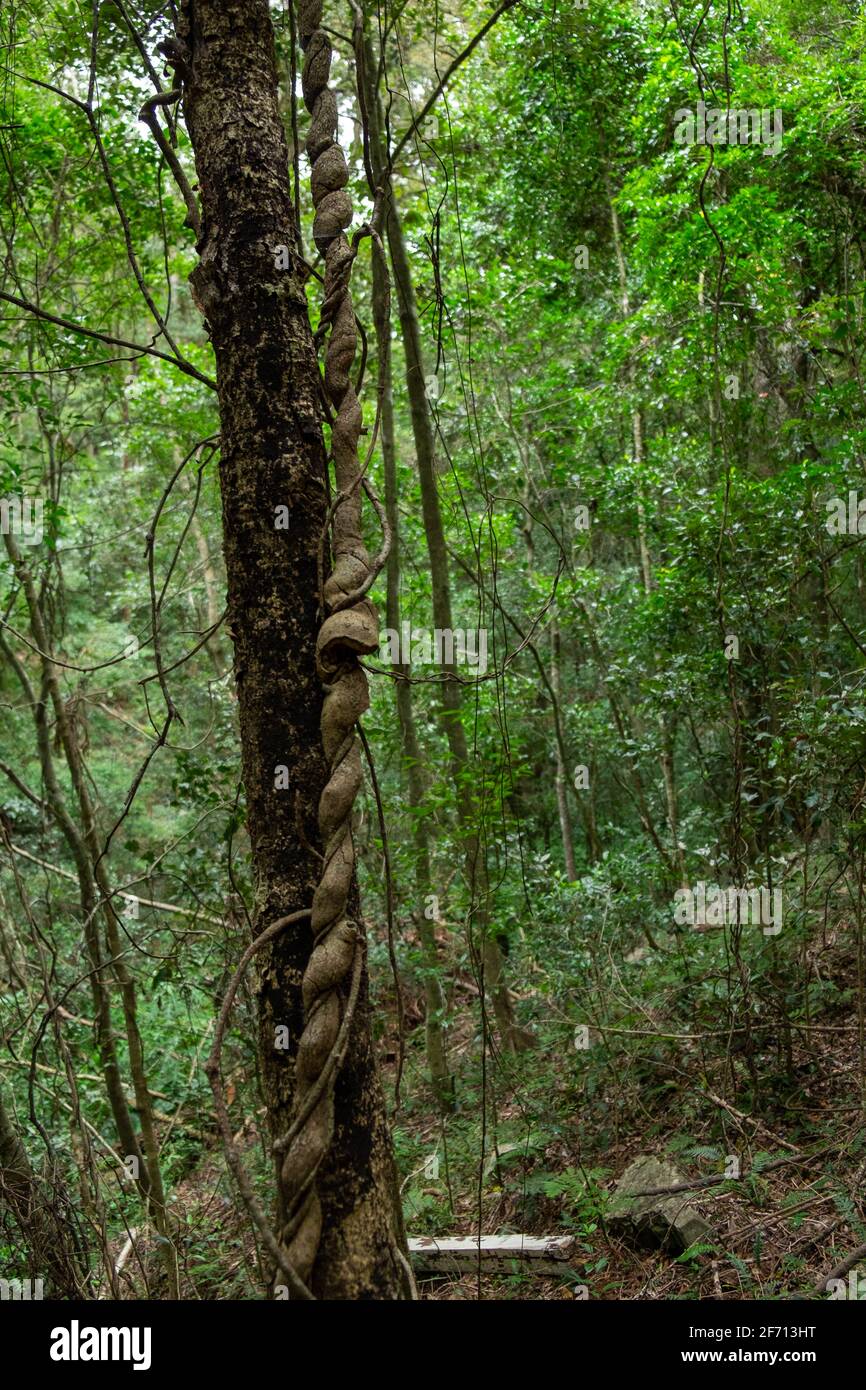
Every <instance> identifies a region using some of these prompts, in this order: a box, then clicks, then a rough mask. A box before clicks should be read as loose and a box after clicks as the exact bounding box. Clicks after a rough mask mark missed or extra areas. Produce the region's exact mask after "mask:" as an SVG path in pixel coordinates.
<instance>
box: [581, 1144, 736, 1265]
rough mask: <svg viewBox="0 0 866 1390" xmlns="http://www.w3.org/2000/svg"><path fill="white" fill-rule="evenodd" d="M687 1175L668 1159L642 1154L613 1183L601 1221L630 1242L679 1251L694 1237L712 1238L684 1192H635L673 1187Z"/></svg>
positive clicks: (694, 1238)
mask: <svg viewBox="0 0 866 1390" xmlns="http://www.w3.org/2000/svg"><path fill="white" fill-rule="evenodd" d="M686 1181H687V1179H686V1178H685V1177H684V1176H683V1174H682V1173H680V1172H678V1171H677V1169H676V1168H675V1167H674V1165H673V1164H672V1163H668V1162H667V1161H666V1160H665V1159H662V1158H655V1157H654V1156H653V1155H652V1154H644V1155H642V1156H641V1157H640V1158H636V1159H635V1160H634V1162H633V1163H630V1164H629V1166H628V1167H627V1168H626V1170H625V1172H624V1173H623V1175H622V1177H621V1178H620V1180H619V1182H618V1183H617V1185H616V1189H615V1191H614V1194H613V1198H612V1200H611V1205H610V1209H609V1211H608V1214H607V1216H606V1218H605V1224H606V1225H607V1228H608V1230H609V1231H610V1232H611V1234H612V1235H617V1236H619V1237H620V1239H621V1240H625V1241H627V1242H628V1243H629V1244H633V1245H643V1246H649V1247H651V1248H661V1249H663V1250H668V1251H671V1252H672V1253H677V1254H678V1253H679V1252H680V1251H683V1250H687V1249H688V1247H689V1246H690V1245H693V1244H694V1243H695V1241H697V1240H708V1239H709V1240H712V1230H711V1228H710V1227H709V1226H708V1225H707V1223H706V1221H705V1220H704V1218H703V1217H702V1216H701V1214H700V1213H699V1212H697V1211H696V1210H695V1208H694V1207H690V1206H689V1205H688V1198H689V1193H688V1192H675V1193H672V1194H671V1195H670V1196H668V1197H663V1196H649V1197H640V1196H636V1195H635V1194H636V1193H640V1192H645V1191H646V1190H647V1189H653V1188H657V1187H674V1186H675V1185H676V1184H677V1183H681V1182H686Z"/></svg>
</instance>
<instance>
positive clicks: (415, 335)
mask: <svg viewBox="0 0 866 1390" xmlns="http://www.w3.org/2000/svg"><path fill="white" fill-rule="evenodd" d="M365 68H366V77H367V91H366V96H367V109H368V111H372V110H373V107H374V106H375V105H376V103H377V102H378V100H379V96H378V91H377V89H376V86H375V82H374V81H373V74H375V73H376V72H377V71H378V65H377V63H376V60H375V53H374V49H373V45H372V42H371V41H370V40H369V38H368V39H367V41H366V45H365ZM377 124H378V126H379V128H380V130H381V128H382V125H383V122H382V121H381V119H379V121H378V122H377ZM371 159H372V164H373V173H374V176H375V178H376V182H377V184H379V185H380V186H381V187H382V188H383V192H384V195H385V227H386V233H387V239H388V249H389V251H390V254H391V268H392V270H393V273H394V284H395V288H396V292H397V306H398V310H399V316H400V329H401V333H402V338H403V353H404V357H405V368H406V390H407V393H408V396H409V409H410V414H411V417H412V433H413V437H414V440H415V457H416V462H417V465H418V477H419V480H420V485H421V511H422V515H423V518H424V535H425V537H426V540H427V554H428V557H429V560H430V576H431V586H432V595H433V625H434V627H436V628H439V629H440V630H441V631H443V632H450V631H452V630H453V621H452V615H451V583H450V577H449V571H448V552H447V549H446V545H445V531H444V528H443V525H442V513H441V509H440V507H439V494H438V491H437V488H436V470H435V466H434V465H435V453H436V450H435V444H434V439H433V428H432V425H431V422H430V412H429V409H428V404H427V395H426V388H425V380H426V378H425V374H424V358H423V353H422V349H421V328H420V324H419V322H418V308H417V303H416V299H415V288H414V285H413V284H412V274H411V270H410V267H409V257H408V254H407V251H406V241H405V238H404V236H403V225H402V222H401V220H400V214H399V211H398V209H397V206H396V202H395V199H394V192H393V186H392V183H391V180H390V178H389V176H388V174H387V171H386V167H385V158H384V150H383V145H382V140H381V136H380V138H379V139H378V140H372V141H371ZM442 670H443V674H444V676H445V679H444V680H443V682H442V685H441V699H442V705H441V716H442V724H443V727H444V731H445V736H446V738H447V740H448V747H449V751H450V753H451V770H452V777H453V780H454V787H455V794H456V802H457V818H458V824H459V827H460V834H461V836H462V838H463V842H464V849H465V862H466V878H467V886H468V889H469V894H470V912H471V920H472V921H473V923H474V926H475V928H476V929H477V932H478V935H479V937H480V939H481V949H480V957H481V961H482V969H483V973H484V976H485V979H486V989H487V991H488V992H489V994H490V997H491V1000H492V1003H493V1012H494V1016H495V1018H496V1024H497V1028H498V1030H499V1035H500V1042H501V1044H502V1046H503V1047H504V1048H505V1049H506V1050H510V1051H514V1050H518V1049H520V1048H522V1047H525V1046H527V1045H529V1044H531V1042H532V1035H531V1034H529V1033H527V1031H526V1030H525V1029H522V1028H519V1027H518V1026H517V1024H516V1022H515V1018H514V1009H513V1005H512V1002H511V995H510V993H509V991H508V987H507V984H506V982H505V977H504V973H503V966H502V951H501V949H500V945H499V942H498V941H497V939H496V936H495V935H494V932H493V927H492V924H491V921H490V916H491V913H490V885H489V879H488V874H487V860H486V854H485V850H484V845H483V843H482V837H481V836H480V835H479V833H478V830H477V827H476V824H475V807H474V805H473V797H472V793H471V789H470V783H471V780H472V778H473V769H472V767H471V764H470V759H469V748H468V745H467V742H466V733H465V731H464V728H463V723H462V720H461V717H460V712H461V707H462V703H463V701H462V693H461V687H460V683H459V681H458V680H457V678H456V667H455V666H454V663H453V662H452V663H450V664H448V663H445V662H443V664H442Z"/></svg>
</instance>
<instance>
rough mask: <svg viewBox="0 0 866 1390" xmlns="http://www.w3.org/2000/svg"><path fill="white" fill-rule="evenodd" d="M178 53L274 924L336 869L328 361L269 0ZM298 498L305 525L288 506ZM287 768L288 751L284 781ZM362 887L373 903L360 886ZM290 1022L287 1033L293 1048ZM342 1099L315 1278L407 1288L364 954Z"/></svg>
mask: <svg viewBox="0 0 866 1390" xmlns="http://www.w3.org/2000/svg"><path fill="white" fill-rule="evenodd" d="M172 61H174V63H175V66H176V68H177V70H178V73H179V75H180V76H181V77H182V78H183V83H184V112H185V116H186V122H187V127H188V129H189V133H190V138H191V140H192V145H193V150H194V153H195V161H196V168H197V171H198V177H199V182H200V187H201V198H202V212H203V221H202V234H201V238H200V240H199V242H198V251H199V254H200V261H199V264H198V266H197V267H196V269H195V271H194V272H193V275H192V277H191V283H192V287H193V293H194V296H195V298H196V302H197V303H198V305H199V307H200V309H201V311H202V313H203V314H204V315H205V318H206V320H207V323H208V325H209V327H210V332H211V336H212V339H213V346H214V351H215V355H216V363H217V383H218V393H219V410H220V421H221V426H222V440H221V462H220V484H221V489H222V503H223V531H224V542H225V560H226V573H227V581H228V611H229V628H230V633H231V636H232V640H233V643H234V668H235V681H236V686H237V695H238V712H239V722H240V732H241V746H242V757H243V775H244V784H245V789H246V807H247V825H248V829H249V835H250V842H251V846H252V854H253V864H254V870H255V877H256V903H255V918H256V931H257V932H259V931H261V930H262V929H263V928H264V927H265V926H266V925H268V924H269V923H271V922H272V921H274V920H275V919H277V918H279V917H283V916H286V915H288V914H290V913H293V912H296V911H299V910H301V909H307V908H309V907H310V904H311V902H312V900H313V894H314V890H315V888H316V885H317V882H318V878H319V864H320V859H319V855H318V853H315V852H311V847H314V846H316V845H317V844H318V843H319V833H318V826H317V818H316V813H317V807H318V802H319V797H320V794H321V791H322V788H323V787H324V785H325V782H326V778H327V766H326V763H325V759H324V756H323V752H322V747H321V742H320V733H319V723H320V715H321V709H322V689H321V686H320V683H319V679H318V677H317V673H316V636H317V631H318V626H319V613H318V609H319V601H318V600H319V584H318V572H317V559H318V548H319V541H320V537H321V535H322V532H323V529H324V526H325V522H326V515H327V509H328V498H327V481H326V479H327V472H326V465H325V451H324V444H323V439H322V427H321V404H320V379H319V371H318V366H317V362H316V353H315V348H314V345H313V339H312V334H311V330H310V324H309V318H308V313H307V303H306V297H305V294H304V281H305V274H306V272H305V269H304V266H303V264H302V262H301V261H300V258H299V256H298V253H297V242H296V226H295V212H294V208H293V205H292V200H291V193H290V182H289V167H288V152H287V147H286V140H285V135H284V131H283V127H282V123H281V120H280V116H279V111H278V101H277V73H276V63H275V56H274V39H273V31H272V28H271V22H270V16H269V11H268V4H267V0H197V3H196V4H195V6H194V7H193V8H192V9H191V10H185V11H184V13H183V15H182V18H181V23H180V25H179V29H178V43H177V46H176V49H175V51H174V54H173V57H172ZM280 248H281V249H280ZM278 265H280V266H282V265H285V266H286V267H287V268H277V267H278ZM284 507H288V508H289V509H290V526H289V529H280V528H279V527H278V526H277V525H276V518H277V515H278V512H277V509H280V508H284ZM277 768H281V769H285V771H284V772H282V773H281V775H280V777H279V780H278V781H277V778H276V771H275V770H276V769H277ZM275 783H276V785H275ZM277 786H279V787H280V788H284V789H277ZM301 828H302V833H301ZM353 896H354V898H355V902H354V904H353V907H354V912H353V915H354V916H355V919H356V920H357V917H358V912H357V907H358V904H357V891H356V890H353ZM311 945H312V940H311V934H310V928H309V925H308V924H307V923H305V922H303V921H302V923H301V925H300V926H299V927H297V928H293V929H290V930H287V931H284V932H283V933H282V934H281V935H279V936H277V937H275V938H274V940H273V942H272V943H271V944H270V946H269V948H268V949H267V950H266V951H265V952H263V953H262V955H261V956H260V957H259V960H260V968H259V983H258V986H257V996H258V1004H259V1017H260V1044H261V1052H262V1078H263V1084H264V1091H265V1099H266V1104H267V1110H268V1121H269V1125H270V1128H271V1132H272V1135H273V1137H274V1138H276V1137H278V1136H280V1135H282V1134H284V1133H285V1132H286V1131H287V1130H288V1129H289V1126H290V1122H291V1119H292V1099H293V1090H294V1069H295V1060H296V1057H297V1051H298V1042H299V1038H300V1035H301V1032H302V1030H303V1027H304V1012H303V1003H302V998H301V980H302V976H303V973H304V969H305V967H306V964H307V961H308V958H309V956H310V951H311ZM344 1002H345V1001H344ZM281 1025H283V1026H285V1027H286V1028H287V1030H288V1047H286V1048H279V1049H278V1048H277V1047H276V1045H275V1044H276V1039H277V1035H276V1031H275V1030H276V1029H277V1028H278V1027H280V1026H281ZM334 1105H335V1117H334V1119H335V1123H334V1133H333V1139H332V1142H331V1144H330V1147H329V1150H328V1152H327V1153H326V1155H325V1157H324V1159H323V1161H322V1163H321V1166H320V1167H319V1170H318V1174H317V1178H316V1183H317V1189H318V1197H319V1201H320V1203H321V1211H322V1234H321V1239H320V1242H319V1247H318V1254H317V1257H316V1261H315V1266H314V1269H313V1272H312V1276H311V1281H310V1282H311V1287H312V1291H313V1292H314V1293H315V1294H316V1295H317V1296H319V1297H324V1298H347V1299H393V1298H402V1297H406V1296H407V1295H408V1294H409V1292H410V1281H411V1276H410V1275H409V1267H408V1263H407V1256H406V1246H405V1235H404V1232H403V1226H402V1218H401V1214H400V1207H399V1198H398V1193H397V1187H396V1178H395V1169H394V1162H393V1156H392V1150H391V1142H390V1136H389V1133H388V1128H387V1124H386V1117H385V1109H384V1103H383V1099H382V1094H381V1088H380V1085H379V1080H378V1075H377V1069H376V1062H375V1056H374V1053H373V1048H372V1042H371V1037H370V1027H369V1006H368V1000H367V983H366V965H365V967H364V972H363V976H362V982H361V989H360V995H359V999H358V1004H357V1007H356V1009H355V1013H354V1016H353V1022H352V1028H351V1033H350V1040H349V1047H348V1050H347V1053H346V1059H345V1062H344V1064H343V1066H342V1068H341V1070H340V1072H339V1075H338V1077H337V1081H336V1087H335V1095H334ZM279 1171H280V1170H279V1165H277V1167H276V1184H277V1192H278V1199H277V1206H278V1213H277V1224H278V1226H280V1227H282V1225H283V1221H284V1219H285V1215H286V1212H287V1210H288V1207H289V1205H290V1203H291V1200H292V1198H293V1196H294V1194H293V1193H291V1192H287V1191H285V1190H281V1189H280V1182H279Z"/></svg>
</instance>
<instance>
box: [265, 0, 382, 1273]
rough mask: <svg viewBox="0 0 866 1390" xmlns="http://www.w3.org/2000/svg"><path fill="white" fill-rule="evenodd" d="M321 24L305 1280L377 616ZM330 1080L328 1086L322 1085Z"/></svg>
mask: <svg viewBox="0 0 866 1390" xmlns="http://www.w3.org/2000/svg"><path fill="white" fill-rule="evenodd" d="M321 19H322V0H301V3H300V4H299V7H298V31H299V37H300V43H301V48H302V49H303V52H304V64H303V72H302V79H301V80H302V90H303V95H304V102H305V104H306V106H307V109H308V110H309V111H310V113H311V117H312V119H311V123H310V130H309V134H308V137H307V142H306V150H307V154H308V156H309V159H310V164H311V166H312V174H311V187H312V196H313V206H314V209H315V221H314V224H313V238H314V240H315V243H316V246H317V247H318V249H319V251H320V252H321V254H322V255H323V256H324V258H325V276H324V300H323V304H322V310H321V318H320V322H319V329H318V333H317V337H318V338H319V339H321V338H323V337H324V336H325V334H327V335H328V341H327V347H326V351H325V366H324V377H325V391H326V393H327V396H328V399H329V401H330V403H331V406H332V407H333V412H334V419H333V422H332V427H331V450H332V456H333V460H334V479H335V483H336V488H337V499H336V503H335V506H334V509H333V538H332V554H333V561H332V569H331V573H330V574H329V575H328V577H327V579H326V580H325V582H324V585H323V600H324V612H325V616H324V621H323V623H322V626H321V628H320V630H319V634H318V639H317V643H316V663H317V668H318V673H319V676H320V679H321V681H322V684H323V686H324V691H325V698H324V702H323V706H322V718H321V731H322V744H323V748H324V752H325V758H326V760H327V764H328V781H327V783H326V785H325V787H324V790H323V791H322V794H321V797H320V800H319V834H320V836H321V841H322V846H323V866H322V871H321V877H320V880H319V884H318V887H317V888H316V891H315V894H314V896H313V908H312V919H311V926H312V935H313V947H312V951H311V953H310V957H309V961H308V963H307V967H306V970H305V972H304V979H303V1002H304V1017H305V1022H304V1029H303V1033H302V1035H301V1039H300V1043H299V1046H298V1056H297V1064H296V1070H295V1114H296V1122H295V1124H293V1126H292V1131H291V1142H290V1143H289V1144H288V1145H287V1147H286V1152H285V1156H284V1158H283V1162H282V1168H281V1174H280V1179H281V1188H282V1191H283V1194H284V1203H285V1219H284V1222H283V1226H282V1229H281V1231H280V1243H281V1245H282V1247H283V1248H284V1249H285V1251H286V1254H287V1256H288V1258H289V1260H290V1261H291V1263H292V1265H293V1266H294V1268H295V1269H296V1270H297V1272H298V1274H299V1276H300V1277H301V1279H303V1280H305V1281H307V1280H308V1279H309V1277H310V1274H311V1272H312V1268H313V1264H314V1262H315V1258H316V1253H317V1250H318V1247H319V1240H320V1237H321V1230H322V1210H321V1203H320V1201H319V1197H318V1194H317V1191H316V1174H317V1171H318V1168H319V1165H320V1164H321V1162H322V1160H323V1158H324V1157H325V1155H326V1153H327V1152H328V1148H329V1145H330V1142H331V1136H332V1133H333V1127H334V1096H333V1088H334V1081H335V1079H336V1075H337V1072H338V1068H337V1067H333V1066H331V1065H330V1063H331V1058H332V1055H333V1053H334V1051H335V1049H336V1048H338V1046H339V1040H340V1032H341V1023H342V1021H343V1016H344V1012H345V1009H346V1007H347V999H348V995H349V990H350V983H351V980H352V976H353V966H354V965H355V962H356V961H357V960H358V958H359V953H360V952H361V951H362V949H363V945H362V940H361V933H360V930H359V928H358V926H357V925H356V924H355V923H354V922H353V921H352V920H351V919H350V917H349V915H348V908H349V895H350V892H351V889H352V882H353V876H354V871H355V849H354V843H353V839H352V825H351V822H352V809H353V805H354V801H355V798H356V796H357V794H358V791H359V789H360V785H361V756H360V749H359V745H358V741H357V738H356V735H355V726H356V724H357V722H358V719H359V718H360V716H361V715H362V714H363V712H364V710H365V709H366V708H367V707H368V705H369V692H368V688H367V677H366V675H365V673H364V671H363V669H362V667H361V666H360V665H359V662H358V657H359V655H364V654H369V653H371V652H374V651H376V649H377V648H378V644H379V643H378V624H377V618H376V611H375V609H374V607H373V605H372V604H371V603H370V601H369V600H368V599H366V598H364V597H360V598H358V597H357V596H358V594H359V593H360V594H363V593H364V592H365V591H366V587H367V581H368V579H369V574H370V559H369V556H368V554H367V551H366V549H365V547H364V543H363V539H362V535H361V480H362V478H361V468H360V465H359V460H358V439H359V437H360V433H361V407H360V404H359V401H358V397H357V395H356V393H355V388H354V386H353V384H352V380H351V375H350V373H351V369H352V363H353V360H354V357H355V350H356V345H357V329H356V322H355V310H354V306H353V304H352V296H351V293H350V290H349V276H350V273H351V268H352V263H353V261H354V258H355V251H354V250H353V249H352V247H351V246H350V244H349V242H348V239H347V237H346V228H347V227H348V226H349V224H350V222H351V220H352V201H351V198H350V197H349V194H348V193H347V192H346V184H347V183H348V179H349V171H348V167H347V164H346V159H345V156H344V155H343V152H342V150H341V149H340V147H339V145H338V144H337V141H336V138H335V137H336V132H337V100H336V96H335V95H334V93H333V91H332V90H331V89H330V88H329V86H328V79H329V76H330V69H331V56H332V49H331V43H330V40H329V38H328V36H327V34H326V33H325V32H324V30H323V29H322V28H321ZM325 1072H328V1073H329V1076H328V1082H327V1084H326V1085H325V1086H322V1085H321V1079H322V1077H323V1073H325ZM315 1093H318V1094H315ZM310 1101H312V1105H311V1104H310V1103H309V1102H310Z"/></svg>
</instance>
